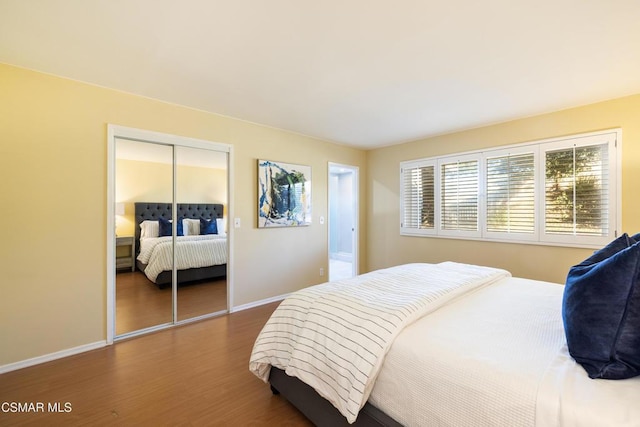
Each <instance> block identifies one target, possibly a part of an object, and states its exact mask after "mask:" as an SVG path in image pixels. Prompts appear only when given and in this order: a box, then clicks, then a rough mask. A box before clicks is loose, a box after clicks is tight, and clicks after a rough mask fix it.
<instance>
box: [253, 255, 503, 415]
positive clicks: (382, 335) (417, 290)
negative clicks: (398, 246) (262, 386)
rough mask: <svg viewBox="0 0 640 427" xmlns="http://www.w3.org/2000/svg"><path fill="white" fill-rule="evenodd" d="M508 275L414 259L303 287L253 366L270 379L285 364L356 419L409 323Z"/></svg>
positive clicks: (266, 331)
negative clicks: (386, 359) (400, 335)
mask: <svg viewBox="0 0 640 427" xmlns="http://www.w3.org/2000/svg"><path fill="white" fill-rule="evenodd" d="M508 275H509V273H508V272H506V271H504V270H499V269H493V268H487V267H479V266H472V265H467V264H457V263H442V264H435V265H434V264H408V265H403V266H398V267H394V268H389V269H385V270H378V271H375V272H372V273H368V274H364V275H361V276H358V277H356V278H353V279H348V280H344V281H339V282H333V283H327V284H323V285H318V286H312V287H309V288H306V289H303V290H302V291H299V292H296V293H295V294H293V295H291V296H290V297H289V298H287V299H286V300H285V301H284V302H283V303H282V304H281V305H280V306H279V307H278V309H277V310H276V311H275V312H274V314H273V315H272V316H271V318H270V319H269V321H268V322H267V324H266V325H265V327H264V328H263V330H262V332H261V333H260V335H259V336H258V338H257V340H256V343H255V345H254V348H253V351H252V354H251V359H250V364H249V367H250V370H251V371H252V372H253V373H254V374H256V375H257V376H259V377H260V378H262V379H263V380H264V381H267V380H268V376H269V369H270V367H271V366H275V367H278V368H280V369H284V370H285V372H286V373H287V374H288V375H292V376H295V377H297V378H300V379H301V380H303V381H304V382H306V383H307V384H309V385H311V386H312V387H313V388H314V389H315V390H316V391H317V392H318V393H319V394H320V395H321V396H323V397H324V398H326V399H327V400H329V401H330V402H331V403H332V404H333V405H334V406H335V407H336V408H337V409H338V410H339V411H340V412H341V413H342V414H343V415H344V416H345V418H346V419H347V420H348V421H349V422H353V421H354V420H355V419H356V417H357V414H358V411H359V410H360V408H361V407H362V406H363V405H364V403H365V402H366V400H367V397H368V396H369V393H370V391H371V387H372V386H373V382H374V381H375V378H376V375H377V373H378V371H379V368H380V366H381V364H382V361H383V359H384V355H385V354H386V352H387V351H388V349H389V347H390V346H391V344H392V343H393V340H394V338H395V337H396V336H397V334H398V333H399V332H400V331H401V330H402V329H403V328H404V327H405V326H407V325H409V324H411V323H412V322H414V321H415V320H417V319H419V318H420V317H422V316H424V315H426V314H428V313H430V312H432V311H434V310H436V309H438V308H439V307H441V306H443V305H444V304H447V303H448V302H450V301H452V300H453V299H455V298H456V297H458V296H460V295H463V294H465V293H467V292H472V291H474V290H475V289H478V288H480V287H482V286H485V285H487V284H489V283H492V282H494V281H496V280H500V279H501V278H504V277H507V276H508Z"/></svg>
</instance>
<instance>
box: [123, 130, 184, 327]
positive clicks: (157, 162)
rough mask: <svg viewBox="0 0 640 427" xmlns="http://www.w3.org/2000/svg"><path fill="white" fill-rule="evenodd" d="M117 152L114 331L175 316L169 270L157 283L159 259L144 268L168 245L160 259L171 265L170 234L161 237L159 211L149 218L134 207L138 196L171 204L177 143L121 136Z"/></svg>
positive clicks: (163, 321) (165, 265) (141, 199)
mask: <svg viewBox="0 0 640 427" xmlns="http://www.w3.org/2000/svg"><path fill="white" fill-rule="evenodd" d="M115 155H116V163H115V166H116V167H115V203H116V209H115V211H116V218H115V227H116V233H115V234H116V262H115V266H116V274H115V302H116V304H115V308H116V313H115V319H116V328H115V333H116V336H121V335H126V334H128V333H131V332H134V331H138V330H144V329H148V328H151V327H154V326H158V325H163V324H170V323H172V322H173V303H172V295H171V285H172V284H171V274H170V273H169V279H168V281H166V280H165V282H163V283H160V284H157V283H156V282H157V281H158V274H159V273H158V272H157V268H156V267H155V265H154V266H152V268H146V274H145V272H144V271H142V270H141V268H144V267H143V266H145V265H146V266H148V264H149V257H150V254H151V253H152V252H153V251H164V253H162V254H161V255H162V256H161V257H159V260H160V261H158V263H157V264H156V265H158V266H159V267H161V269H162V271H165V270H166V271H169V272H171V271H172V270H173V244H172V241H171V237H161V231H162V230H160V227H159V222H158V218H159V217H158V216H157V215H155V214H154V217H155V218H151V217H149V218H148V219H146V218H143V217H140V216H139V214H140V213H139V212H136V209H139V205H138V203H139V202H145V201H146V202H155V203H160V202H162V203H163V204H164V205H165V210H166V209H167V207H168V206H170V205H171V203H172V200H173V147H172V146H169V145H161V144H154V143H150V142H140V141H132V140H127V139H117V140H116V149H115ZM136 214H138V217H136ZM157 214H158V215H159V214H161V213H160V212H157ZM170 231H171V230H169V232H170ZM170 234H171V233H169V235H170ZM160 264H162V265H160ZM147 276H149V277H147Z"/></svg>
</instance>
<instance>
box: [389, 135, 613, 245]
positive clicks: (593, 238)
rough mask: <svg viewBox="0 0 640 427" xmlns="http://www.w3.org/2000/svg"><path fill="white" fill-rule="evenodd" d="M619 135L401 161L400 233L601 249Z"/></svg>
mask: <svg viewBox="0 0 640 427" xmlns="http://www.w3.org/2000/svg"><path fill="white" fill-rule="evenodd" d="M620 135H621V131H620V130H612V131H606V132H602V133H593V134H584V135H576V136H573V137H568V138H562V139H552V140H545V141H538V142H532V143H527V144H519V145H514V146H509V147H506V148H500V149H492V150H485V151H482V152H474V153H461V154H460V155H456V156H446V157H438V158H430V159H421V160H415V161H410V162H403V163H401V165H400V173H401V189H400V192H401V225H400V232H401V234H404V235H432V236H442V237H460V238H471V239H483V240H498V241H516V242H528V243H539V244H553V245H568V246H581V247H593V246H601V245H603V244H606V243H608V242H609V241H610V240H611V239H612V238H613V237H614V236H615V235H616V230H617V229H618V222H619V219H618V218H619V204H620V201H619V200H618V199H617V194H618V187H617V185H618V184H617V183H618V182H619V179H618V174H619V171H618V167H617V156H618V151H619V150H620ZM436 172H437V173H436Z"/></svg>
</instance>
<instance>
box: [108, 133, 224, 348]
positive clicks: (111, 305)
mask: <svg viewBox="0 0 640 427" xmlns="http://www.w3.org/2000/svg"><path fill="white" fill-rule="evenodd" d="M118 138H120V139H129V140H133V141H140V142H149V143H156V144H164V145H170V146H174V147H189V148H200V149H205V150H212V151H219V152H225V153H227V219H228V218H233V206H234V200H233V194H234V193H233V146H232V145H229V144H222V143H217V142H212V141H207V140H202V139H195V138H189V137H184V136H179V135H171V134H166V133H161V132H154V131H149V130H144V129H136V128H130V127H125V126H119V125H114V124H108V125H107V158H108V160H107V161H108V165H107V239H106V240H107V272H106V273H107V295H106V302H107V307H106V309H107V313H106V314H107V322H106V326H107V331H106V332H107V344H108V345H110V344H113V342H114V340H115V339H116V337H115V321H116V319H115V310H116V302H115V271H116V268H115V267H116V266H115V253H116V246H115V235H116V233H115V205H116V203H115V178H116V177H115V171H116V158H115V155H116V140H117V139H118ZM175 167H176V165H175V150H174V154H173V168H174V174H175ZM173 185H174V193H175V185H176V183H175V182H174V183H173ZM173 203H174V204H175V200H174V201H173ZM173 211H174V212H175V210H173ZM233 241H234V239H233V227H228V230H227V251H228V254H227V310H226V311H227V312H229V311H231V307H233ZM175 276H176V269H175V264H174V269H173V278H174V282H175V278H176V277H175ZM175 297H176V286H173V302H172V304H173V307H174V308H173V310H174V316H173V321H172V323H171V324H168V325H167V324H165V325H159V326H158V327H153V328H147V329H143V330H141V331H138V332H132V333H129V334H127V335H126V338H130V337H132V336H136V335H142V334H144V333H148V332H151V331H155V330H159V329H166V328H170V327H173V326H176V325H179V324H184V323H188V322H190V321H193V320H191V319H186V320H183V321H180V322H178V321H177V320H176V316H175ZM201 318H202V316H200V317H198V318H196V320H198V319H201Z"/></svg>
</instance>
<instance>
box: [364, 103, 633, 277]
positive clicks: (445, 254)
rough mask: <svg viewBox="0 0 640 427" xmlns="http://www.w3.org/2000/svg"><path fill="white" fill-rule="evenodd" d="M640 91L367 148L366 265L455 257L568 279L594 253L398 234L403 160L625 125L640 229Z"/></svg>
mask: <svg viewBox="0 0 640 427" xmlns="http://www.w3.org/2000/svg"><path fill="white" fill-rule="evenodd" d="M639 118H640V95H635V96H630V97H625V98H621V99H616V100H612V101H607V102H601V103H598V104H592V105H588V106H584V107H580V108H573V109H569V110H564V111H559V112H555V113H550V114H545V115H540V116H536V117H531V118H526V119H522V120H515V121H512V122H508V123H503V124H498V125H494V126H487V127H483V128H479V129H473V130H469V131H465V132H458V133H454V134H448V135H443V136H438V137H434V138H429V139H424V140H420V141H415V142H411V143H407V144H402V145H397V146H392V147H386V148H382V149H378V150H373V151H370V152H368V161H367V169H368V171H369V179H368V180H367V186H368V200H369V202H368V207H367V211H368V214H369V216H368V223H369V224H370V226H369V235H368V241H369V242H371V245H369V246H368V254H367V255H368V256H367V260H368V262H369V264H368V266H369V269H372V270H373V269H377V268H382V267H387V266H391V265H395V264H399V263H405V262H441V261H446V260H453V261H459V262H466V263H474V264H483V265H491V266H496V267H502V268H506V269H508V270H510V271H511V272H512V273H513V275H515V276H521V277H527V278H532V279H538V280H547V281H552V282H560V283H562V282H564V280H565V277H566V273H567V270H568V268H569V267H570V266H571V265H573V264H575V263H577V262H579V261H581V260H582V259H584V258H586V257H587V256H588V255H589V254H590V253H591V252H592V251H591V250H588V249H572V248H561V247H552V246H535V245H517V244H508V243H488V242H479V241H469V240H452V239H443V238H424V237H408V236H400V233H399V229H400V199H399V191H400V183H399V178H400V169H399V163H400V162H401V161H404V160H412V159H418V158H423V157H431V156H439V155H443V154H449V153H453V152H463V151H471V150H477V149H481V148H484V147H494V146H500V145H509V144H516V143H521V142H527V141H532V140H540V139H545V138H552V137H557V136H563V135H570V134H576V133H584V132H590V131H597V130H602V129H610V128H618V127H620V128H622V140H623V152H622V226H623V231H627V232H630V233H635V232H638V231H640V199H639V198H638V197H637V195H638V194H640V192H639V190H640V120H639Z"/></svg>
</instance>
